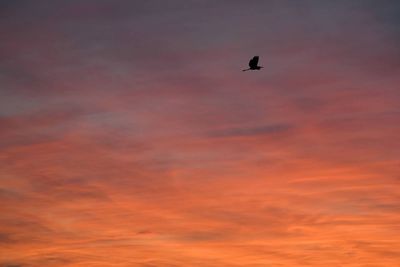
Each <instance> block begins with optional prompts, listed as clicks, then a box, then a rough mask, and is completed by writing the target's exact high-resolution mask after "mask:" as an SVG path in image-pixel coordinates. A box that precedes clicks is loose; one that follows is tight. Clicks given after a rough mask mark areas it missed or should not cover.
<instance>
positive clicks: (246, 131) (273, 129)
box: [208, 123, 294, 137]
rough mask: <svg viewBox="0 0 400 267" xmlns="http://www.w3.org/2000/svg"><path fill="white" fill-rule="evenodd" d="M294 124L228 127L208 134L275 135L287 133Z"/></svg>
mask: <svg viewBox="0 0 400 267" xmlns="http://www.w3.org/2000/svg"><path fill="white" fill-rule="evenodd" d="M293 127H294V126H293V125H292V124H285V123H282V124H271V125H265V126H260V127H250V128H245V127H241V128H228V129H224V130H218V131H213V132H210V133H209V134H208V136H210V137H251V136H263V135H273V134H280V133H287V132H288V131H290V130H291V129H293Z"/></svg>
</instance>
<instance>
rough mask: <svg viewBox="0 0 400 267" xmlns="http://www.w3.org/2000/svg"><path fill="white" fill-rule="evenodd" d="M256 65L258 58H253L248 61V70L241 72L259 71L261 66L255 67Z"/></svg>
mask: <svg viewBox="0 0 400 267" xmlns="http://www.w3.org/2000/svg"><path fill="white" fill-rule="evenodd" d="M257 65H258V56H254V57H253V58H252V59H250V61H249V68H248V69H245V70H243V71H248V70H260V69H261V68H263V67H261V66H257Z"/></svg>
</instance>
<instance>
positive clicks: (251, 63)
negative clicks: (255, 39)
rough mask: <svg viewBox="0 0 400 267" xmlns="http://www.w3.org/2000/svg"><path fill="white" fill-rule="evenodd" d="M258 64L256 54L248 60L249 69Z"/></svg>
mask: <svg viewBox="0 0 400 267" xmlns="http://www.w3.org/2000/svg"><path fill="white" fill-rule="evenodd" d="M257 64H258V56H255V57H253V58H252V59H250V61H249V67H250V68H251V69H253V68H256V67H257Z"/></svg>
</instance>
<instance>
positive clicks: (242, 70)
mask: <svg viewBox="0 0 400 267" xmlns="http://www.w3.org/2000/svg"><path fill="white" fill-rule="evenodd" d="M248 70H250V69H245V70H242V71H248Z"/></svg>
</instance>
